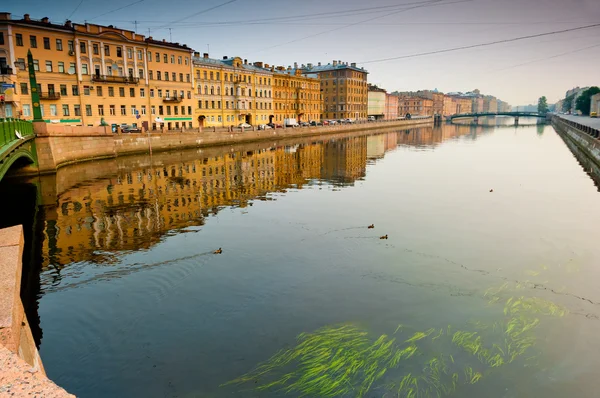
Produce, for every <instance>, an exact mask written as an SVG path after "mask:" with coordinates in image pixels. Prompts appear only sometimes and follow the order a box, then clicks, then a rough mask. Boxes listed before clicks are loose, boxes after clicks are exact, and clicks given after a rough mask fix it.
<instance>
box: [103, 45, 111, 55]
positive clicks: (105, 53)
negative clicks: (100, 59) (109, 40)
mask: <svg viewBox="0 0 600 398" xmlns="http://www.w3.org/2000/svg"><path fill="white" fill-rule="evenodd" d="M104 55H110V46H109V45H108V44H105V45H104Z"/></svg>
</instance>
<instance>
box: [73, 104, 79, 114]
mask: <svg viewBox="0 0 600 398" xmlns="http://www.w3.org/2000/svg"><path fill="white" fill-rule="evenodd" d="M73 114H74V115H75V116H81V105H77V104H75V105H73Z"/></svg>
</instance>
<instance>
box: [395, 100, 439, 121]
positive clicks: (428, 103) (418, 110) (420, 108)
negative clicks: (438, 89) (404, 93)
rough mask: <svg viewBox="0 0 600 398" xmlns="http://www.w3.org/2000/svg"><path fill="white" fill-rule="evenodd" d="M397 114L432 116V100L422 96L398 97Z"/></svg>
mask: <svg viewBox="0 0 600 398" xmlns="http://www.w3.org/2000/svg"><path fill="white" fill-rule="evenodd" d="M398 114H399V115H400V116H403V117H407V115H409V114H410V116H432V115H433V100H430V99H429V98H422V97H400V98H399V99H398Z"/></svg>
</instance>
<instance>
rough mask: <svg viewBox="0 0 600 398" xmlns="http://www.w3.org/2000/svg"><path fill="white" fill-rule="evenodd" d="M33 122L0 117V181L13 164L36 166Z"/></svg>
mask: <svg viewBox="0 0 600 398" xmlns="http://www.w3.org/2000/svg"><path fill="white" fill-rule="evenodd" d="M34 139H35V134H34V132H33V123H31V122H28V121H25V120H19V119H0V181H1V180H2V178H4V176H5V175H6V173H7V172H8V170H10V168H11V167H13V166H19V165H25V164H33V165H36V166H37V154H36V150H35V140H34Z"/></svg>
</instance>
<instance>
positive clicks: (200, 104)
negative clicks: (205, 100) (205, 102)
mask: <svg viewBox="0 0 600 398" xmlns="http://www.w3.org/2000/svg"><path fill="white" fill-rule="evenodd" d="M198 108H200V109H202V101H198Z"/></svg>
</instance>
